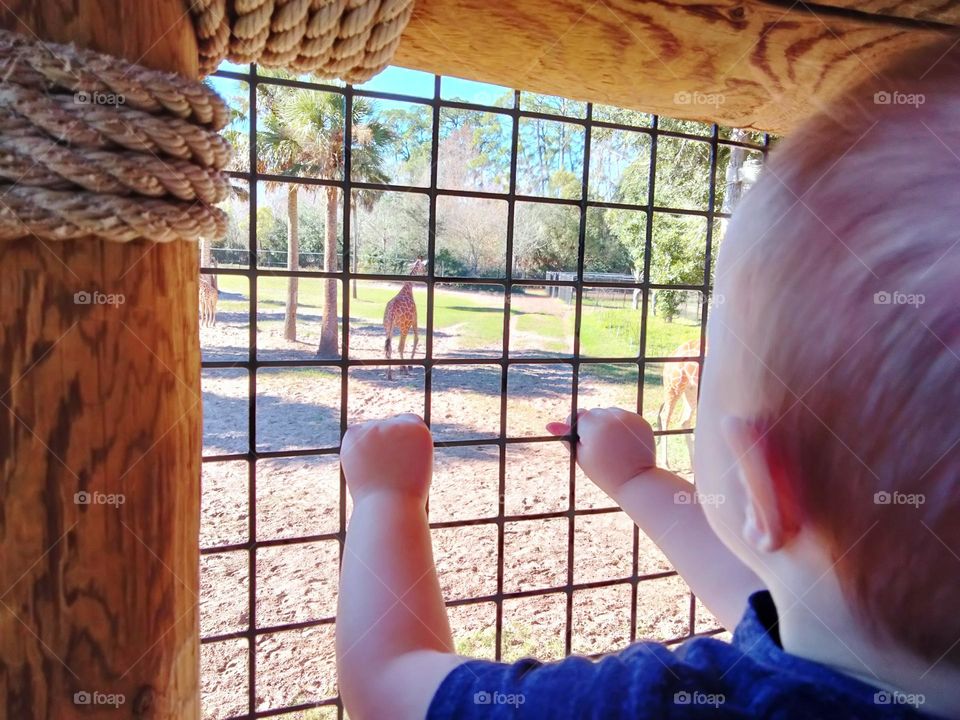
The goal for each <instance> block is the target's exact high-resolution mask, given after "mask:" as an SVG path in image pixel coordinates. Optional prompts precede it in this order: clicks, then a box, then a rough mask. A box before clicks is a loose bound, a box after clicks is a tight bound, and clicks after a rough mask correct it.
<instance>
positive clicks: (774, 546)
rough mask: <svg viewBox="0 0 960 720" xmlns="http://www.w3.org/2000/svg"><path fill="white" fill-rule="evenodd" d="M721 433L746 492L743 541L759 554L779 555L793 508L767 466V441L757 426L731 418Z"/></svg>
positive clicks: (722, 425) (791, 520)
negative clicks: (778, 551)
mask: <svg viewBox="0 0 960 720" xmlns="http://www.w3.org/2000/svg"><path fill="white" fill-rule="evenodd" d="M720 431H721V433H722V434H723V438H724V440H726V442H727V445H728V446H729V447H730V450H731V452H732V454H733V456H734V458H735V459H736V468H735V469H736V472H737V478H738V479H739V481H740V484H741V486H742V487H743V490H744V498H745V501H746V507H745V508H744V517H743V529H742V530H741V533H742V535H743V539H744V541H746V543H747V544H748V545H749V546H750V547H752V548H754V549H756V550H758V551H759V552H764V553H769V552H776V551H777V550H779V549H780V548H782V547H783V545H784V544H785V543H786V542H787V540H789V535H790V532H789V528H793V527H794V522H793V521H794V518H792V517H788V515H789V513H790V512H791V508H790V504H789V503H788V502H787V498H786V497H784V496H783V495H782V494H781V493H780V492H779V491H778V487H777V482H776V479H775V478H774V477H773V473H772V472H771V468H770V466H769V463H768V462H767V456H766V453H765V452H764V444H763V443H764V438H763V436H761V434H760V433H759V431H758V430H757V428H756V427H755V426H754V425H753V423H751V422H749V421H747V420H744V419H742V418H737V417H731V416H727V417H725V418H723V419H722V420H721V424H720Z"/></svg>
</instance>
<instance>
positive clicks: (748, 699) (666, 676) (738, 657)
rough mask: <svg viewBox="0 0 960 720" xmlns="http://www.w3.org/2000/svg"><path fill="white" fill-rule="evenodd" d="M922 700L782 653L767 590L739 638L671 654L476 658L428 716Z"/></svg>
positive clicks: (888, 715)
mask: <svg viewBox="0 0 960 720" xmlns="http://www.w3.org/2000/svg"><path fill="white" fill-rule="evenodd" d="M922 703H923V698H922V697H921V696H912V695H906V694H903V693H893V692H889V691H885V690H878V689H877V688H875V687H872V686H870V685H868V684H866V683H863V682H861V681H859V680H856V679H854V678H852V677H849V676H847V675H842V674H840V673H838V672H836V671H834V670H831V669H830V668H828V667H826V666H824V665H821V664H819V663H816V662H812V661H810V660H804V659H803V658H799V657H797V656H795V655H790V654H789V653H786V652H784V650H783V648H782V647H781V646H780V639H779V632H778V629H777V610H776V607H775V606H774V604H773V599H772V598H771V597H770V594H769V593H768V592H766V591H763V592H758V593H754V594H753V595H752V596H751V597H750V601H749V605H748V607H747V611H746V613H745V614H744V616H743V619H742V620H741V621H740V624H739V625H738V626H737V629H736V631H735V632H734V636H733V642H732V643H726V642H722V641H720V640H715V639H713V638H694V639H692V640H688V641H687V642H685V643H683V644H682V645H680V646H679V647H678V648H677V649H676V650H675V651H671V650H668V649H667V648H666V647H664V646H663V645H660V644H659V643H653V642H640V643H635V644H633V645H631V646H630V647H628V648H627V649H626V650H624V651H622V652H620V653H618V654H616V655H608V656H606V657H604V658H602V659H601V660H599V661H596V662H594V661H592V660H589V659H587V658H582V657H568V658H566V659H564V660H561V661H559V662H555V663H548V664H544V663H540V662H538V661H536V660H529V659H528V660H521V661H520V662H517V663H513V664H506V663H496V662H490V661H487V660H471V661H469V662H466V663H464V664H463V665H460V666H459V667H457V668H455V669H454V670H452V671H451V672H450V674H449V675H447V677H446V678H444V680H443V682H442V683H441V684H440V687H439V688H438V689H437V692H436V694H435V695H434V697H433V700H432V702H431V704H430V709H429V712H428V714H427V717H428V720H442V719H444V718H457V720H471V719H472V718H484V720H489V719H490V718H511V719H513V718H551V719H552V718H596V719H597V720H601V719H603V720H609V719H613V718H630V720H645V719H646V718H651V719H654V718H679V719H683V720H693V719H694V718H709V720H722V719H726V718H776V719H777V720H795V719H799V718H804V719H807V718H811V719H814V720H858V719H861V718H862V719H863V720H867V719H868V718H869V719H871V720H878V719H879V720H893V719H894V718H897V719H898V720H906V719H907V718H925V717H926V718H929V717H930V716H928V715H925V714H922V713H920V712H918V711H917V710H916V709H915V707H914V706H915V705H920V706H922Z"/></svg>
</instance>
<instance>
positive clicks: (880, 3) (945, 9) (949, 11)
mask: <svg viewBox="0 0 960 720" xmlns="http://www.w3.org/2000/svg"><path fill="white" fill-rule="evenodd" d="M820 4H821V5H825V6H829V7H838V8H845V9H848V10H855V11H857V12H862V13H867V14H870V15H877V16H882V17H886V18H904V19H908V20H918V21H921V22H931V23H943V24H945V25H956V26H960V0H823V2H821V3H820Z"/></svg>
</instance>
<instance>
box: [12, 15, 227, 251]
mask: <svg viewBox="0 0 960 720" xmlns="http://www.w3.org/2000/svg"><path fill="white" fill-rule="evenodd" d="M228 120H229V110H228V109H227V106H226V105H225V104H224V103H223V101H222V100H221V99H220V97H219V96H217V94H216V93H214V92H213V91H212V90H211V89H210V88H208V87H206V86H205V85H203V84H202V83H197V82H191V81H188V80H186V79H184V78H182V77H180V76H178V75H175V74H173V73H162V72H157V71H154V70H149V69H147V68H144V67H140V66H138V65H133V64H131V63H127V62H125V61H123V60H120V59H117V58H113V57H110V56H107V55H101V54H99V53H95V52H91V51H88V50H82V49H79V48H76V47H74V46H72V45H59V44H55V43H46V42H33V41H31V40H30V39H29V38H27V37H25V36H22V35H18V34H15V33H10V32H5V31H0V240H11V239H15V238H20V237H26V236H36V237H39V238H41V239H49V240H70V239H76V238H82V237H91V236H94V237H100V238H104V239H108V240H115V241H118V242H127V241H131V240H138V239H148V240H154V241H157V242H168V241H171V240H196V239H197V237H199V236H200V235H204V236H209V237H216V236H219V235H222V234H223V233H224V232H225V231H226V215H225V213H224V212H223V211H222V210H220V209H218V208H215V207H213V205H214V204H216V203H218V202H221V201H222V200H224V199H226V197H227V194H228V193H229V190H230V184H229V181H228V179H227V176H226V174H225V173H224V172H223V169H224V168H225V167H226V166H227V164H228V163H229V162H230V158H231V151H230V147H229V145H228V144H227V142H226V141H225V140H224V139H223V138H222V137H221V136H220V135H219V134H218V131H219V130H220V129H222V128H223V127H224V126H225V125H226V123H227V122H228Z"/></svg>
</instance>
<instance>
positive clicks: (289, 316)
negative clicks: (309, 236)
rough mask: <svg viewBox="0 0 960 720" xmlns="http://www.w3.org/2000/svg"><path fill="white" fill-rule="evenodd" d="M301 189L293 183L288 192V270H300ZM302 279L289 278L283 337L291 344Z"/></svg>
mask: <svg viewBox="0 0 960 720" xmlns="http://www.w3.org/2000/svg"><path fill="white" fill-rule="evenodd" d="M299 195H300V187H299V186H298V185H297V184H296V183H291V184H290V186H289V189H288V190H287V270H299V269H300V219H299V215H300V209H299ZM299 285H300V278H298V277H296V276H295V275H291V276H290V277H289V278H287V308H286V311H285V312H284V315H283V337H285V338H286V339H287V340H290V341H291V342H296V339H297V290H298V288H299Z"/></svg>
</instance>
